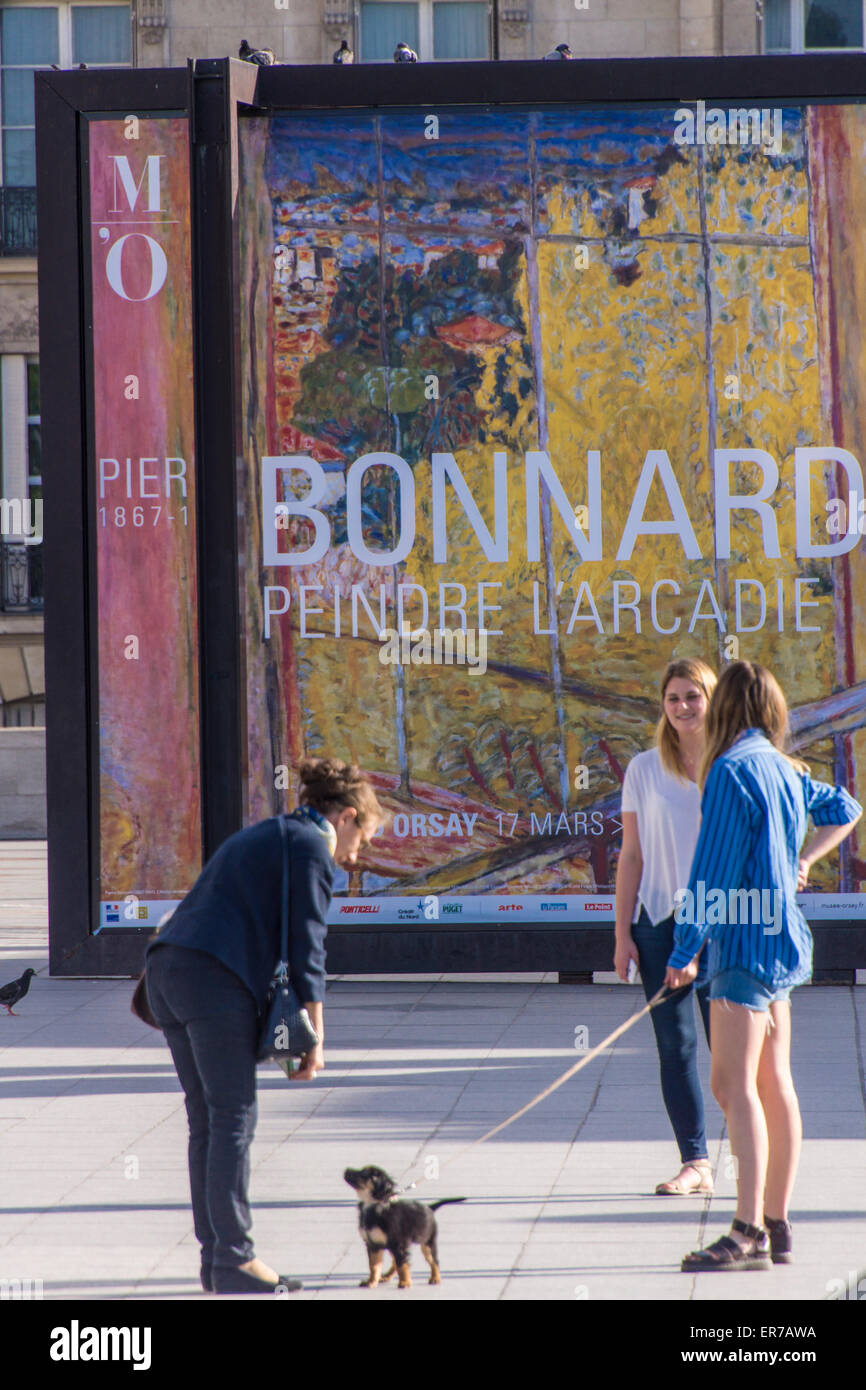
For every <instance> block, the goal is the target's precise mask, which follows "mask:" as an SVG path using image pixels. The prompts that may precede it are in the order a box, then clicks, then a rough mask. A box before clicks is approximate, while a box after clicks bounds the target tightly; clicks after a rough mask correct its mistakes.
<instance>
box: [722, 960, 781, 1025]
mask: <svg viewBox="0 0 866 1390" xmlns="http://www.w3.org/2000/svg"><path fill="white" fill-rule="evenodd" d="M791 988H792V987H790V986H789V987H788V988H787V989H775V990H774V989H772V988H771V987H770V985H765V984H764V982H763V981H762V980H759V979H758V977H757V975H753V974H752V973H751V971H750V970H744V969H742V967H741V966H739V965H734V966H732V967H731V968H730V969H729V970H720V971H719V972H718V974H717V975H714V976H713V982H712V984H711V985H710V998H711V999H727V1000H729V1001H730V1003H732V1004H743V1005H744V1006H745V1007H746V1008H747V1009H751V1010H752V1012H753V1013H758V1014H760V1013H769V1011H770V1005H771V1004H787V1003H789V1001H790V998H791Z"/></svg>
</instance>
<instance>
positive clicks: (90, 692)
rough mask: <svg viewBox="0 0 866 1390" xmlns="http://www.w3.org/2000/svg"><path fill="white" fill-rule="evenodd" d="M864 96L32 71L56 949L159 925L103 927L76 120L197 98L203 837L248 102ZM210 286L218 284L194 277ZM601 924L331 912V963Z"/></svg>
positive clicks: (559, 951)
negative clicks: (387, 922)
mask: <svg viewBox="0 0 866 1390" xmlns="http://www.w3.org/2000/svg"><path fill="white" fill-rule="evenodd" d="M699 97H703V98H704V99H705V100H706V101H707V103H708V104H709V103H711V102H713V101H725V102H731V101H736V100H748V101H749V102H750V104H751V103H754V102H756V101H760V102H762V103H765V104H766V103H768V102H770V103H774V104H780V103H784V102H785V101H786V100H790V101H792V102H793V101H796V102H803V101H809V102H813V103H814V102H819V101H838V100H855V101H857V100H866V55H863V54H815V55H809V56H804V57H775V56H774V57H765V56H759V57H744V58H743V57H738V58H727V59H725V58H722V59H715V58H656V59H651V60H644V59H634V60H633V59H620V60H615V61H607V60H576V61H574V62H570V63H561V64H555V63H547V64H545V65H544V67H541V66H540V65H539V63H538V62H537V61H533V62H488V63H428V64H413V65H405V66H403V65H391V64H361V65H348V66H346V67H340V68H339V69H335V68H334V67H332V66H327V67H326V66H314V67H291V66H282V65H277V66H274V67H267V68H259V67H255V66H253V65H251V64H245V63H240V62H237V61H235V60H229V59H206V60H198V61H197V62H195V63H194V64H193V63H191V64H190V65H189V67H188V69H187V70H186V71H184V70H183V69H142V68H138V69H128V68H127V69H123V70H105V69H101V70H90V71H86V72H38V73H37V74H36V131H37V174H38V177H37V188H38V197H37V208H38V228H39V302H40V354H41V362H42V387H43V397H44V399H43V409H42V429H43V450H44V459H45V466H44V471H43V477H44V533H45V538H46V544H45V595H46V603H45V662H46V690H47V692H48V699H49V700H50V704H51V719H50V720H49V721H48V725H47V742H46V753H47V783H48V838H49V854H48V871H49V908H50V921H51V934H50V966H51V972H52V974H55V975H77V976H81V975H134V974H137V973H138V971H139V970H140V968H141V960H142V955H143V945H144V941H143V938H144V937H146V935H147V930H146V929H141V930H136V929H128V928H124V929H120V930H112V929H110V928H103V930H102V931H100V932H99V933H98V934H97V935H93V933H92V930H91V923H92V921H93V909H94V907H95V905H96V900H95V898H94V893H95V886H96V883H95V876H94V866H95V864H96V857H97V853H98V841H97V833H98V827H97V826H96V824H95V822H94V819H93V817H94V813H95V809H96V801H95V785H94V784H93V782H92V780H91V779H93V778H95V777H96V776H97V769H96V766H95V762H94V759H93V757H92V754H93V753H95V750H96V747H97V737H98V724H97V719H96V715H95V711H96V699H97V691H96V689H95V686H94V683H93V675H94V672H93V670H92V667H91V662H92V657H93V642H92V634H93V632H94V627H93V622H94V613H93V609H92V606H91V605H92V602H93V586H92V583H91V575H90V567H91V564H92V552H93V546H92V538H91V527H90V523H91V521H92V515H91V513H92V508H90V507H89V505H88V491H89V483H88V478H89V467H88V464H89V459H90V446H89V429H88V413H89V412H88V364H89V347H88V343H89V331H90V327H91V325H90V320H89V299H88V295H87V276H88V265H89V244H88V243H87V241H86V239H85V237H84V234H83V227H84V224H83V222H82V217H81V214H82V209H83V207H84V206H85V203H86V169H85V168H84V167H83V161H82V159H81V158H80V135H81V131H82V128H83V126H84V125H85V124H86V121H87V118H88V117H96V116H113V117H115V118H116V117H119V116H123V115H126V114H128V113H130V112H134V113H136V114H140V115H144V114H150V115H164V116H168V115H170V114H177V113H179V112H181V113H182V112H186V113H187V115H188V118H189V121H190V160H191V168H190V173H191V186H192V247H193V319H194V354H195V380H196V400H195V413H196V463H197V473H196V477H197V489H198V499H199V500H198V515H197V537H198V561H199V586H198V587H199V639H200V672H201V757H202V791H203V824H202V831H203V856H204V858H208V857H209V856H210V855H211V854H212V853H213V852H214V850H215V849H216V848H217V847H218V845H219V844H220V843H221V842H222V841H223V840H224V839H225V838H226V836H227V835H229V834H231V833H232V832H233V831H235V830H237V829H238V828H240V825H241V806H242V795H241V791H242V789H241V759H242V746H241V745H242V730H243V703H242V701H243V694H242V689H241V657H240V649H239V643H238V640H237V635H238V633H237V625H238V620H239V597H238V584H237V530H236V511H235V497H236V456H237V454H238V451H239V450H240V447H241V446H240V439H239V433H238V432H239V428H240V420H239V415H240V412H239V410H238V409H237V408H236V407H237V403H238V402H239V399H240V396H239V363H238V360H237V353H238V334H237V332H236V315H237V312H238V305H237V296H236V293H235V287H236V258H237V238H236V228H235V226H234V220H233V217H234V215H233V209H234V206H235V195H236V191H237V140H238V118H239V117H240V118H242V117H243V115H244V114H245V113H250V114H266V113H268V112H271V111H279V110H298V109H316V108H318V109H329V108H340V107H379V108H383V107H423V108H424V109H425V110H429V109H434V110H435V109H436V108H437V107H442V106H448V105H460V106H467V105H476V104H479V105H550V104H552V103H560V102H562V103H569V104H581V105H586V104H589V103H599V104H606V103H609V102H614V101H615V102H620V103H621V102H633V103H636V102H648V103H656V104H661V103H664V104H666V105H670V104H671V103H673V102H675V103H676V104H677V105H679V104H682V103H683V102H693V101H695V100H696V99H697V98H699ZM203 290H206V293H204V292H203ZM814 935H815V946H816V950H815V963H816V966H817V967H818V968H819V969H823V970H826V969H848V970H850V969H852V968H853V967H854V966H855V965H866V924H864V923H858V922H833V923H827V924H817V925H816V927H815V930H814ZM611 956H612V930H611V928H610V927H609V926H605V927H601V926H599V927H591V928H583V927H581V928H580V929H575V928H574V927H573V925H568V924H564V925H563V926H562V927H560V928H552V927H547V926H545V927H538V926H533V927H528V928H526V929H517V930H515V929H514V928H509V929H503V928H500V927H498V926H496V925H493V926H488V927H481V926H480V925H479V924H470V923H467V925H466V927H465V928H461V929H459V930H457V929H455V928H454V925H453V924H452V923H448V925H447V930H442V931H436V930H430V929H429V928H427V927H426V926H425V927H424V928H423V929H420V928H417V927H416V928H410V929H408V930H407V929H404V928H399V927H396V928H395V927H389V928H387V929H383V930H377V931H375V932H368V931H353V930H340V929H339V928H338V927H332V928H331V929H330V932H329V967H330V969H331V970H332V971H334V972H337V973H350V972H351V973H363V972H367V973H369V972H377V973H379V972H382V973H386V972H394V971H444V970H448V971H461V970H463V971H482V970H487V971H498V970H562V971H586V970H592V969H596V970H598V969H606V968H610V964H611Z"/></svg>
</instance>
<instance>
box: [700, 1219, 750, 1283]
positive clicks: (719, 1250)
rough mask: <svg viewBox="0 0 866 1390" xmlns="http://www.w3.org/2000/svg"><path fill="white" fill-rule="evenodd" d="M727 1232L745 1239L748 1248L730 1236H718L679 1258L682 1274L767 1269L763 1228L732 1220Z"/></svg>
mask: <svg viewBox="0 0 866 1390" xmlns="http://www.w3.org/2000/svg"><path fill="white" fill-rule="evenodd" d="M731 1230H732V1231H738V1232H739V1234H740V1235H742V1236H748V1238H749V1240H750V1242H751V1249H750V1248H749V1247H748V1246H743V1245H740V1244H739V1243H738V1241H736V1240H731V1237H730V1236H721V1237H720V1238H719V1240H716V1241H713V1244H712V1245H708V1246H707V1248H706V1249H705V1250H693V1251H692V1252H691V1254H690V1255H686V1256H685V1257H684V1259H683V1262H682V1264H681V1265H680V1269H681V1270H682V1271H683V1273H684V1274H704V1273H709V1271H710V1270H714V1269H769V1268H770V1253H769V1246H768V1241H767V1232H766V1231H765V1230H764V1228H763V1226H750V1225H749V1224H748V1222H746V1221H736V1220H735V1221H732V1222H731Z"/></svg>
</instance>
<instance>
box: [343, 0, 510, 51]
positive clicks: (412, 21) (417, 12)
mask: <svg viewBox="0 0 866 1390" xmlns="http://www.w3.org/2000/svg"><path fill="white" fill-rule="evenodd" d="M400 42H403V43H408V45H409V47H410V48H414V49H415V50H416V51H417V53H418V57H419V58H421V59H422V60H424V61H428V60H429V59H431V58H433V59H439V60H442V61H448V60H450V61H452V62H454V61H456V60H458V59H471V58H489V56H490V24H489V17H488V6H487V0H481V3H479V2H478V0H361V45H360V47H361V62H362V63H387V62H390V61H391V59H392V58H393V56H394V49H395V48H396V47H397V44H398V43H400Z"/></svg>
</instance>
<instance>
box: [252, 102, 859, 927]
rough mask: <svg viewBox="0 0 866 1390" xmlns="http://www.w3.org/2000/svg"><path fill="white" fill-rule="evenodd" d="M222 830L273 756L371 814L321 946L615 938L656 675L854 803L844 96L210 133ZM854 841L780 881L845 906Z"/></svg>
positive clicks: (287, 789) (454, 113) (817, 916)
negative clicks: (572, 932)
mask: <svg viewBox="0 0 866 1390" xmlns="http://www.w3.org/2000/svg"><path fill="white" fill-rule="evenodd" d="M239 147H240V166H239V193H238V208H239V215H238V238H239V274H238V299H239V332H240V354H241V356H240V369H241V417H242V446H241V450H240V453H239V464H238V479H237V490H238V499H239V506H238V515H239V527H240V530H239V538H238V559H239V581H240V612H241V622H242V633H243V636H242V642H243V653H244V663H243V666H244V692H245V741H244V756H245V766H244V769H243V777H242V781H243V787H244V816H245V819H246V820H247V821H255V820H258V819H260V818H261V817H263V816H266V815H269V814H272V812H273V811H274V810H275V809H277V808H278V807H279V806H282V805H283V804H284V803H285V801H288V802H289V803H291V802H292V800H293V797H294V792H295V789H296V771H295V769H296V768H297V765H298V762H299V760H300V759H301V758H302V757H304V756H308V755H316V754H322V753H326V752H327V753H333V754H334V755H337V756H342V757H349V758H352V759H353V760H355V761H357V762H358V763H360V764H361V766H362V767H363V768H365V769H366V770H368V771H369V772H370V774H371V776H372V779H373V781H374V782H375V785H376V788H377V791H378V794H379V796H380V799H381V800H382V802H383V803H384V804H385V806H386V807H387V809H388V812H389V819H388V824H387V825H386V827H385V828H384V830H383V831H382V833H381V834H380V835H379V836H377V837H376V839H375V840H374V841H373V842H372V844H371V846H370V848H369V850H368V851H366V852H365V855H364V857H363V860H362V862H361V863H360V864H359V866H358V868H357V869H356V870H353V871H352V872H351V874H349V875H345V874H344V875H342V877H340V878H338V882H337V888H338V895H337V896H336V897H335V899H334V902H333V905H332V921H333V922H334V923H335V924H339V926H340V928H341V929H351V928H358V929H363V930H365V931H369V930H370V929H371V927H373V928H378V927H382V926H391V927H394V926H396V925H398V924H400V923H403V922H405V923H407V924H410V923H412V922H414V923H417V924H425V925H429V924H430V923H437V924H439V925H443V924H449V925H451V926H455V927H456V926H460V925H463V924H466V925H469V924H470V923H471V924H481V923H490V924H495V923H499V924H505V923H508V924H519V925H520V926H521V927H522V926H526V927H527V928H530V929H531V928H532V927H533V926H534V925H535V926H537V925H542V924H543V925H544V926H546V927H550V926H562V927H563V928H568V929H573V928H574V927H575V926H576V925H578V926H579V925H581V924H587V925H589V924H597V923H599V922H608V923H609V922H612V921H613V891H614V889H613V884H614V876H615V866H616V856H617V852H618V836H619V832H620V829H621V827H620V822H619V819H618V813H619V804H620V787H621V783H622V780H623V775H624V769H625V767H626V765H627V763H628V761H629V759H630V758H632V757H633V756H634V755H635V754H636V753H638V752H640V751H642V750H643V749H645V748H647V747H648V746H649V745H650V743H651V740H652V736H653V729H654V725H655V721H656V718H657V712H658V696H657V691H658V683H659V678H660V675H661V673H662V671H663V669H664V667H665V665H666V663H667V662H668V661H669V660H671V659H672V658H674V657H682V656H700V657H703V658H704V659H705V660H707V661H708V662H709V663H710V664H711V665H712V666H714V667H715V668H716V669H719V668H720V667H721V665H722V664H723V663H724V662H725V661H726V660H730V659H732V658H737V657H743V658H747V659H753V660H756V661H759V662H761V663H762V664H765V665H767V666H769V667H770V668H771V669H772V670H773V671H774V673H775V674H776V675H777V677H778V678H779V680H780V682H781V684H782V687H783V689H784V690H785V693H786V696H787V698H788V703H789V706H790V708H791V710H792V730H793V734H794V744H795V748H796V750H797V751H798V753H799V754H800V755H801V756H802V757H804V758H805V759H806V760H807V761H808V762H809V764H810V766H811V769H812V773H813V776H815V777H818V778H821V779H824V780H828V781H842V782H844V783H845V784H846V785H847V786H848V787H849V789H850V790H851V791H852V792H853V794H854V795H855V796H856V797H857V798H858V799H859V800H860V801H864V799H866V728H864V726H866V669H864V663H866V657H864V655H863V653H864V650H866V643H864V638H866V561H864V549H863V544H862V535H863V532H864V531H866V521H864V519H863V517H864V503H863V474H862V461H863V443H862V441H863V439H864V437H866V431H864V428H863V426H864V413H866V388H864V384H863V383H864V381H866V371H864V366H866V364H864V361H863V357H864V351H866V349H864V342H866V335H864V332H863V328H864V324H866V270H864V269H863V266H862V264H861V263H860V262H859V261H858V259H857V258H856V257H855V256H853V255H852V254H851V247H852V245H853V244H854V242H855V238H856V236H857V235H858V234H859V233H858V229H859V228H860V227H862V223H863V218H864V215H866V110H864V107H863V106H862V105H859V104H856V103H845V104H838V103H834V102H832V101H828V102H824V103H811V102H797V101H793V100H790V99H789V100H787V101H786V102H785V103H784V105H781V106H780V105H778V104H775V103H772V104H767V105H764V104H757V105H756V104H754V103H748V104H744V102H743V101H742V100H741V99H740V100H732V101H731V102H730V103H725V102H724V101H715V102H713V103H712V105H710V104H708V103H706V102H704V101H698V102H693V103H691V104H684V105H683V104H677V103H674V102H671V103H668V104H662V103H658V102H655V103H650V102H643V103H632V104H617V103H613V102H610V103H605V104H600V103H594V104H587V105H585V106H581V105H580V104H579V103H572V104H564V103H558V104H556V105H550V106H545V105H529V104H527V105H519V104H512V105H510V106H507V107H504V106H493V105H489V106H482V105H480V104H479V105H474V106H468V105H467V106H464V107H460V106H447V107H440V108H438V109H437V108H436V107H435V106H432V105H431V106H430V107H425V108H424V109H423V110H422V109H421V108H419V107H413V108H408V109H395V110H372V109H366V110H364V109H360V110H359V109H346V110H341V111H338V112H334V111H317V112H311V111H296V112H289V111H279V110H278V111H275V112H272V113H271V114H268V115H262V114H254V115H249V116H245V117H244V118H242V119H241V121H240V122H239ZM864 881H866V863H864V861H863V860H862V859H861V858H860V857H859V849H858V844H857V840H856V837H855V836H852V838H851V841H850V842H848V843H847V844H846V846H845V847H844V848H843V850H842V853H841V855H837V856H834V857H833V858H831V859H828V860H825V861H823V862H822V863H821V864H820V865H819V866H817V867H816V869H815V873H814V885H813V886H814V891H812V892H810V893H809V894H807V895H804V896H803V897H802V898H801V902H802V905H803V907H804V910H805V911H806V913H807V915H808V916H809V917H810V918H812V919H814V920H821V919H832V918H836V919H837V920H838V919H840V918H844V919H846V920H851V919H857V918H861V917H863V916H864V906H866V897H864V895H863V893H862V891H861V890H862V889H863V886H864Z"/></svg>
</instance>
